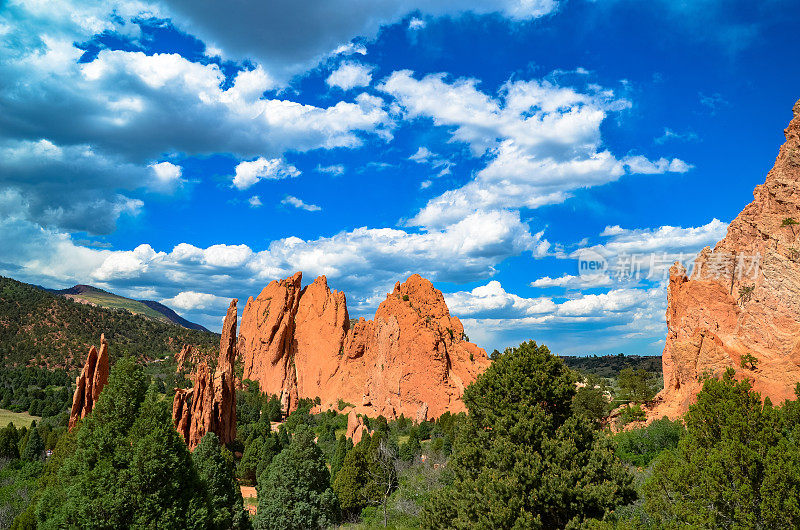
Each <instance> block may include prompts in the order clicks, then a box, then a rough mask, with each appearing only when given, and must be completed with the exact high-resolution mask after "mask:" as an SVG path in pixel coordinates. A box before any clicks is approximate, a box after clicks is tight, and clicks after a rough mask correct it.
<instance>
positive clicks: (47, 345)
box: [0, 277, 219, 370]
mask: <svg viewBox="0 0 800 530" xmlns="http://www.w3.org/2000/svg"><path fill="white" fill-rule="evenodd" d="M101 333H105V335H106V338H107V339H108V341H109V344H110V348H109V352H110V354H111V357H112V360H113V359H114V358H118V357H121V356H124V355H128V354H130V355H133V356H135V357H145V358H148V359H155V358H160V357H163V356H164V355H166V354H168V353H173V352H176V351H178V350H179V349H180V348H181V346H182V345H183V344H193V345H196V346H197V347H198V348H199V349H200V350H201V351H207V350H210V349H213V348H215V347H216V346H217V345H218V341H219V335H216V334H214V333H209V332H204V331H195V330H188V329H185V328H182V327H180V326H178V325H174V324H168V323H164V322H158V321H155V320H153V319H150V318H146V317H144V316H141V315H134V314H131V313H130V312H129V311H126V310H124V309H104V308H100V307H93V306H91V305H87V304H81V303H78V302H74V301H71V300H69V299H67V298H64V297H63V296H59V295H55V294H52V293H49V292H47V291H44V290H42V289H39V288H37V287H34V286H32V285H28V284H25V283H21V282H18V281H16V280H12V279H10V278H3V277H0V362H2V365H4V366H37V367H47V368H50V369H53V368H65V369H68V370H70V369H73V368H77V367H78V366H80V365H81V364H82V363H83V361H84V359H85V357H86V353H87V351H88V349H89V347H90V346H91V345H92V344H98V341H99V339H100V334H101Z"/></svg>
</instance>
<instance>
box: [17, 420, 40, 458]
mask: <svg viewBox="0 0 800 530" xmlns="http://www.w3.org/2000/svg"><path fill="white" fill-rule="evenodd" d="M43 455H44V441H43V440H42V437H41V436H40V435H39V430H38V429H37V428H36V422H33V425H31V431H30V433H29V434H28V440H27V441H26V442H25V449H23V450H22V455H21V458H22V459H23V460H28V461H31V462H35V461H38V460H41V459H42V456H43Z"/></svg>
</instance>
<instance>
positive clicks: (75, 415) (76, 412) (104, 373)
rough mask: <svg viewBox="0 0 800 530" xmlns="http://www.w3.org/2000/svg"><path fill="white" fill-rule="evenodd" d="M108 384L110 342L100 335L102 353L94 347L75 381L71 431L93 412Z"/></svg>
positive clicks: (70, 417) (70, 418) (70, 421)
mask: <svg viewBox="0 0 800 530" xmlns="http://www.w3.org/2000/svg"><path fill="white" fill-rule="evenodd" d="M106 383H108V341H107V340H106V337H105V335H100V352H99V353H98V351H97V350H96V349H95V347H94V346H92V347H91V348H90V349H89V355H88V356H87V357H86V362H85V363H84V365H83V370H81V375H79V376H78V378H77V379H75V394H73V396H72V411H71V412H70V415H69V430H72V428H73V427H75V425H76V424H77V423H78V420H80V419H81V418H85V417H86V415H87V414H89V413H90V412H92V409H93V408H94V404H95V403H97V399H98V398H99V397H100V392H102V390H103V387H104V386H106Z"/></svg>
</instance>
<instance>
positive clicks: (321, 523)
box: [255, 425, 339, 530]
mask: <svg viewBox="0 0 800 530" xmlns="http://www.w3.org/2000/svg"><path fill="white" fill-rule="evenodd" d="M338 515H339V506H338V503H337V501H336V496H335V495H334V493H333V490H332V489H331V486H330V474H329V473H328V468H327V467H326V465H325V459H324V458H323V455H322V452H321V451H320V450H319V448H318V447H317V446H316V444H315V443H314V433H313V431H311V430H310V429H309V428H308V427H307V426H305V425H299V426H298V429H297V432H295V434H294V436H293V438H292V441H291V443H290V444H289V446H288V447H287V448H285V449H284V450H283V451H281V453H280V454H279V455H278V456H276V457H275V459H274V460H273V461H272V463H271V464H270V466H269V468H267V470H265V472H264V473H262V475H261V476H260V477H259V480H258V510H257V513H256V518H255V527H256V528H259V529H261V528H264V529H273V528H274V529H279V530H282V529H285V528H296V529H303V528H321V527H326V526H330V525H332V524H335V523H336V522H337V521H338V519H339V517H338Z"/></svg>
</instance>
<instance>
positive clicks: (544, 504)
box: [421, 341, 635, 528]
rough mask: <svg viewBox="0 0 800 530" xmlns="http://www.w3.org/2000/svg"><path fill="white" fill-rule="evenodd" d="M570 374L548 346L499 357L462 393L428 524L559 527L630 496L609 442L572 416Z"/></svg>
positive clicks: (529, 345)
mask: <svg viewBox="0 0 800 530" xmlns="http://www.w3.org/2000/svg"><path fill="white" fill-rule="evenodd" d="M574 394H575V379H574V374H573V372H572V371H571V370H569V369H568V368H567V367H566V366H565V365H564V363H563V361H562V360H561V359H559V358H557V357H555V356H553V355H552V354H551V353H550V351H549V350H548V349H547V348H546V347H545V346H537V345H536V343H535V342H533V341H531V342H526V343H522V344H521V345H520V346H519V347H518V348H512V349H508V350H506V351H505V352H504V353H503V354H501V355H500V356H499V357H497V358H496V359H495V360H494V362H493V363H492V365H491V366H490V367H489V369H488V370H487V371H486V372H484V374H482V375H481V376H480V377H479V378H478V379H477V380H476V381H475V382H474V383H473V384H471V385H470V386H469V387H468V388H467V389H466V391H465V393H464V403H465V404H466V406H467V408H468V410H469V414H468V415H467V420H466V423H465V425H464V426H463V427H462V428H461V429H460V431H459V433H458V435H457V437H456V442H455V444H454V448H453V452H454V454H453V458H452V459H451V462H450V463H449V464H448V468H449V469H451V470H452V473H453V475H454V481H453V483H452V485H450V486H447V487H445V488H443V489H441V490H439V491H437V492H436V493H435V494H434V495H433V497H432V499H431V500H430V501H429V502H428V503H427V504H426V505H425V507H424V509H423V512H422V516H421V521H422V524H423V526H425V527H428V528H474V527H476V526H477V527H483V528H563V527H565V526H567V525H571V526H572V525H576V524H581V522H583V521H585V520H587V519H591V518H601V517H602V516H603V515H604V514H605V513H606V512H607V511H608V510H610V509H613V508H614V507H615V506H617V505H621V504H626V503H628V502H630V501H631V500H633V498H634V496H635V492H634V491H633V489H632V488H631V481H632V479H631V477H630V475H629V474H628V472H627V471H626V469H625V468H624V466H623V465H622V464H621V463H620V462H619V460H617V459H616V457H615V456H614V455H613V452H612V451H611V448H610V447H609V444H608V441H607V440H606V438H605V436H604V435H603V434H602V433H601V432H600V431H598V430H596V429H595V428H594V426H593V425H592V423H591V422H590V421H589V420H587V419H585V418H584V417H580V416H576V415H574V414H573V413H572V407H571V405H572V397H573V396H574Z"/></svg>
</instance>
